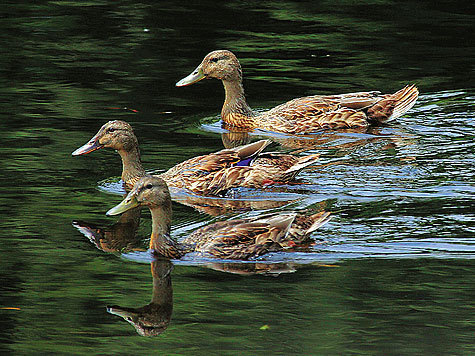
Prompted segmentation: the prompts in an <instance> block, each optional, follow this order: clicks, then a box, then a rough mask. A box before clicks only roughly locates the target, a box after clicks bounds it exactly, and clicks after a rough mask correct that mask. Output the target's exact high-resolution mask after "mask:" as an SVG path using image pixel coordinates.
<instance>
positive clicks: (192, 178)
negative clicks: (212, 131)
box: [160, 140, 271, 194]
mask: <svg viewBox="0 0 475 356" xmlns="http://www.w3.org/2000/svg"><path fill="white" fill-rule="evenodd" d="M270 143H271V141H269V140H261V141H257V142H254V143H251V144H248V145H244V146H239V147H235V148H232V149H224V150H221V151H218V152H214V153H211V154H208V155H203V156H198V157H194V158H191V159H188V160H186V161H184V162H182V163H179V164H177V165H176V166H174V167H172V168H170V169H169V170H168V171H166V172H165V173H163V174H161V175H160V176H161V177H162V178H163V179H164V180H165V181H166V182H167V184H168V185H170V186H173V187H177V188H187V189H189V190H192V191H194V192H197V193H200V194H207V193H211V194H216V193H217V192H219V191H221V190H224V189H229V188H230V187H231V186H234V185H235V184H234V183H233V182H235V181H240V180H242V176H243V175H244V174H245V172H246V171H247V170H249V167H248V166H249V164H250V162H251V161H252V159H254V157H255V156H257V155H258V154H259V153H260V152H262V150H264V149H265V147H266V146H268V145H269V144H270ZM229 168H234V169H231V170H229ZM226 182H228V183H226Z"/></svg>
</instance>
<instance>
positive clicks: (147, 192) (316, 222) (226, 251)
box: [107, 175, 330, 260]
mask: <svg viewBox="0 0 475 356" xmlns="http://www.w3.org/2000/svg"><path fill="white" fill-rule="evenodd" d="M137 206H147V207H148V208H149V209H150V212H151V214H152V235H151V239H150V249H151V250H152V251H153V253H154V254H156V255H160V256H163V257H167V258H173V259H179V258H181V257H183V256H184V255H186V254H188V253H191V252H197V253H200V254H205V255H211V256H213V257H218V258H225V259H239V260H247V259H250V258H255V257H258V256H261V255H263V254H265V253H267V252H271V251H278V250H282V249H283V248H285V247H286V246H293V245H294V244H300V243H302V242H304V241H305V240H308V239H309V234H310V233H311V232H313V231H315V230H316V229H317V228H319V227H320V226H322V225H323V224H325V223H326V222H327V221H328V220H329V215H330V213H328V212H320V213H317V214H314V215H310V216H298V214H296V213H280V214H268V215H265V216H260V217H255V218H245V219H235V220H227V221H220V222H217V223H214V224H211V225H208V226H205V227H203V228H201V229H198V230H196V231H195V232H193V233H192V234H191V235H189V236H188V237H187V238H185V239H184V240H183V241H181V242H177V241H175V240H174V239H173V238H172V237H171V236H170V226H171V219H172V204H171V197H170V192H169V190H168V187H167V184H166V182H165V181H164V180H163V179H161V178H160V177H156V176H150V175H146V176H144V177H142V178H141V179H140V180H139V181H138V182H137V183H136V184H135V185H134V187H133V189H132V190H131V191H130V192H129V194H128V195H127V197H125V199H124V200H123V201H122V202H121V203H120V204H119V205H117V206H115V207H114V208H112V209H110V210H109V211H108V212H107V215H117V214H121V213H123V212H125V211H127V210H129V209H132V208H134V207H137Z"/></svg>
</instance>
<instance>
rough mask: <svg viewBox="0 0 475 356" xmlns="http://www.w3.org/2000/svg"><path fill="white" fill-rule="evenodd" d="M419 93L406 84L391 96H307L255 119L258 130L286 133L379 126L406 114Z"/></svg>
mask: <svg viewBox="0 0 475 356" xmlns="http://www.w3.org/2000/svg"><path fill="white" fill-rule="evenodd" d="M418 95H419V91H418V89H417V87H416V86H414V85H408V86H406V87H404V88H402V89H401V90H399V91H397V92H396V93H394V94H384V95H382V94H381V93H380V92H378V91H371V92H358V93H349V94H341V95H328V96H319V95H315V96H307V97H302V98H297V99H294V100H291V101H288V102H286V103H284V104H281V105H279V106H276V107H275V108H273V109H271V110H269V111H267V112H264V113H263V114H261V115H259V116H257V117H256V120H258V121H259V125H258V126H259V127H262V128H264V129H268V130H272V131H276V128H277V130H278V131H282V132H288V133H310V132H314V131H316V130H319V129H322V130H323V129H334V128H359V127H366V126H368V125H369V123H370V122H371V123H376V124H378V123H383V122H386V121H388V120H391V119H394V118H397V117H399V116H401V115H403V114H404V113H405V112H407V111H408V110H409V109H410V108H411V107H412V106H413V105H414V104H415V102H416V100H417V98H418Z"/></svg>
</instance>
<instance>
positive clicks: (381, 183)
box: [0, 0, 475, 355]
mask: <svg viewBox="0 0 475 356" xmlns="http://www.w3.org/2000/svg"><path fill="white" fill-rule="evenodd" d="M470 8H471V2H468V1H462V2H457V3H456V4H455V3H451V2H439V3H437V4H434V3H433V2H429V1H406V2H404V3H398V4H394V3H392V2H387V1H372V2H369V3H366V4H365V5H358V4H356V3H354V2H346V1H340V2H338V3H334V2H319V3H314V2H308V3H302V2H261V3H260V4H259V5H252V4H250V3H248V2H242V1H232V2H225V3H219V4H217V3H215V2H207V1H201V2H200V3H199V4H198V3H197V4H189V5H186V6H185V5H177V4H175V3H174V2H167V1H164V2H160V4H158V3H154V2H137V1H135V2H127V1H125V2H124V1H122V2H120V3H114V4H109V3H105V2H101V1H95V0H91V1H88V2H86V3H84V2H81V3H75V2H67V1H64V2H63V1H57V2H48V1H42V2H35V3H34V4H26V3H25V4H21V3H18V2H10V3H9V4H6V5H5V6H4V7H3V9H2V11H1V16H0V28H1V29H2V33H3V34H4V36H3V37H2V39H0V48H1V49H2V50H1V52H0V68H1V69H0V82H1V86H0V87H1V89H0V98H1V100H0V107H1V110H0V113H1V114H0V115H1V118H0V125H1V130H0V140H1V142H2V144H1V147H0V152H1V157H2V160H1V167H2V170H1V172H2V174H1V175H0V191H1V195H0V204H1V206H2V209H1V210H0V221H1V223H0V224H1V239H2V244H1V245H0V268H1V269H0V271H1V272H0V280H1V283H0V290H1V293H0V316H1V317H0V351H1V352H2V353H6V354H9V353H10V354H32V353H35V352H36V353H41V354H44V353H57V354H69V353H73V354H153V353H157V354H180V355H182V354H190V355H199V354H223V355H235V354H240V355H256V354H266V355H267V354H302V355H303V354H305V355H308V354H317V355H339V354H340V355H341V354H345V355H346V354H355V355H358V354H361V355H368V354H370V355H373V354H374V355H383V354H384V355H421V354H428V355H433V354H441V355H446V354H450V355H467V354H471V353H473V352H474V351H475V350H474V346H473V345H474V344H475V338H474V336H473V335H475V333H474V331H475V326H474V317H473V308H474V303H473V300H474V297H475V295H474V288H473V286H474V285H475V284H474V282H475V281H474V277H473V268H474V262H473V261H474V259H473V258H474V257H475V244H474V239H473V236H474V232H475V224H474V221H475V216H474V215H475V214H474V212H475V208H474V193H475V186H474V183H473V177H474V173H475V168H474V167H475V165H474V161H475V157H474V156H475V150H474V134H473V132H474V128H475V120H474V118H475V115H474V110H473V102H474V98H475V92H474V90H473V84H472V83H473V69H474V68H473V58H474V55H475V50H474V47H473V45H472V44H471V43H470V42H469V41H468V37H467V36H468V34H469V33H471V32H472V31H471V29H472V27H473V23H474V19H473V16H471V15H469V14H470V13H471V12H470ZM218 48H227V49H230V50H232V51H234V52H235V53H236V54H237V55H238V57H239V58H240V60H241V63H242V66H243V71H244V78H245V81H244V85H245V88H246V92H247V95H248V101H249V103H250V105H251V106H252V107H253V108H255V109H264V108H270V107H272V106H274V105H277V104H279V103H281V102H283V101H286V100H289V99H291V98H294V97H298V96H302V95H310V94H317V93H341V92H348V91H357V90H374V89H378V90H381V91H383V92H390V91H395V90H397V89H399V88H400V87H402V86H403V85H404V84H406V83H416V84H417V85H418V87H419V89H420V91H421V96H420V99H419V100H418V102H417V103H416V106H415V107H414V108H413V109H412V110H411V112H410V113H408V114H407V115H405V116H404V117H402V118H399V119H398V120H397V121H396V122H393V123H391V124H390V125H388V126H386V127H382V128H376V129H371V130H369V131H366V132H358V131H347V132H342V131H340V132H326V133H320V134H315V135H312V136H308V137H305V138H300V139H295V138H293V137H288V136H285V135H270V136H269V134H268V133H265V132H257V133H253V134H251V136H250V137H243V136H242V135H241V136H239V137H237V138H236V137H235V136H232V137H230V135H229V134H227V133H226V131H225V130H222V129H221V127H220V125H219V123H217V122H216V115H217V114H218V113H219V111H220V108H221V105H222V100H223V89H222V85H221V84H220V83H219V82H217V81H203V82H201V83H198V84H196V85H194V86H191V87H187V88H175V87H174V83H175V82H176V81H178V80H179V79H181V78H182V77H184V76H185V75H187V74H188V73H189V72H190V71H191V70H193V69H194V68H195V67H196V65H197V64H198V63H199V62H200V61H201V59H202V57H203V56H204V55H205V54H206V53H208V52H209V51H211V50H214V49H218ZM111 119H122V120H126V121H128V122H130V123H131V125H132V126H133V127H134V129H135V131H136V134H137V136H138V138H139V141H140V145H141V149H142V158H143V161H144V165H145V166H146V167H147V169H149V170H157V169H166V168H168V167H170V166H172V165H173V164H176V163H177V162H180V161H182V160H183V159H185V158H189V157H193V156H196V155H199V154H204V153H207V152H211V151H216V150H219V149H221V148H222V147H223V142H225V143H226V142H229V141H230V140H233V139H238V140H256V139H258V138H260V137H270V138H272V139H273V140H274V141H275V142H276V144H275V145H274V146H273V147H272V148H273V149H275V150H285V151H297V152H301V153H302V154H303V153H305V154H307V153H319V154H320V155H321V161H322V164H321V166H320V167H316V168H315V169H312V170H308V171H306V172H304V173H303V174H301V176H300V177H301V180H300V182H299V183H302V184H296V185H289V186H278V187H268V188H266V189H265V191H264V192H263V193H262V194H260V193H256V192H252V191H242V192H238V193H236V194H235V197H236V198H237V199H234V200H231V201H232V202H233V203H229V199H228V203H227V204H226V205H225V207H224V208H222V204H223V201H216V202H215V204H214V203H213V204H211V203H209V202H207V205H206V209H204V208H203V209H201V210H197V209H194V208H193V207H191V206H187V205H182V204H180V203H174V206H173V208H174V221H173V231H174V233H175V236H177V237H183V236H185V235H186V234H187V233H189V232H190V231H193V230H194V229H195V228H198V227H200V226H204V225H206V224H208V223H210V222H212V221H215V220H219V219H220V218H223V214H224V218H232V217H234V216H240V215H242V216H249V215H257V214H259V212H260V210H259V209H261V208H265V209H266V211H268V210H271V211H274V210H305V209H310V210H320V209H326V210H330V211H332V212H333V219H332V220H331V221H330V222H329V223H328V224H327V225H325V226H324V227H322V228H320V229H319V230H318V231H316V232H315V233H314V235H313V237H314V238H315V245H313V246H310V247H309V248H306V249H301V250H298V251H296V252H292V253H291V252H284V253H273V254H270V255H268V256H265V257H264V258H263V259H262V260H260V261H259V262H258V263H245V264H239V263H229V262H225V261H214V260H203V259H201V260H194V259H192V258H185V259H184V260H183V261H174V262H173V270H172V272H171V274H169V275H168V274H167V268H168V267H167V265H166V264H163V263H162V264H159V263H155V264H152V263H151V262H152V260H151V259H150V257H149V256H148V255H147V253H146V252H144V249H145V248H146V245H147V237H148V234H149V232H150V217H149V214H148V212H147V211H144V212H142V214H141V216H142V217H141V219H140V212H136V213H135V214H132V215H129V216H125V217H122V218H121V219H122V220H120V221H119V224H120V225H118V224H117V220H118V219H117V218H108V217H106V216H105V215H104V213H105V212H106V211H107V210H108V209H109V208H111V207H112V206H114V205H115V204H117V203H118V202H119V201H120V199H121V198H120V196H118V195H117V194H118V193H119V194H120V191H119V189H118V188H117V184H115V183H114V182H116V181H117V178H116V177H118V176H119V175H120V172H121V168H120V164H119V158H118V157H117V155H116V154H115V153H113V152H110V151H106V150H103V151H98V152H94V153H93V154H91V155H89V156H85V157H71V155H70V153H71V152H72V151H73V150H74V149H76V148H77V147H79V146H80V145H82V144H84V143H85V142H86V141H87V140H88V139H89V138H90V137H92V135H93V134H94V133H95V132H96V131H97V130H98V129H99V127H100V126H101V125H102V124H103V123H104V122H106V121H108V120H111ZM104 179H108V180H107V182H106V183H104ZM111 193H112V194H111ZM270 199H272V200H274V201H273V202H272V204H271V206H263V205H262V204H263V202H266V201H268V200H270ZM186 200H187V197H186V196H181V201H182V202H185V203H186V202H187V201H186ZM201 203H202V202H201ZM248 208H253V209H254V210H251V211H249V210H248ZM91 229H92V230H91ZM104 229H105V230H104ZM134 232H136V235H135V237H133V238H131V236H133V235H134V234H133V233H134ZM151 267H152V269H151ZM151 270H152V271H153V272H154V274H153V276H152V274H151ZM157 276H159V278H157ZM160 276H163V277H160ZM153 277H155V284H153ZM167 278H169V280H170V281H171V285H169V284H167V283H165V282H167V281H168V279H167ZM160 281H165V282H164V283H162V284H160ZM170 292H172V293H173V297H172V299H171V300H172V303H173V310H172V311H171V310H170ZM152 295H153V296H154V299H153V300H154V302H153V303H151V304H150V300H151V299H152ZM147 305H148V307H145V306H147ZM108 306H109V307H110V306H116V307H117V306H120V307H128V308H142V307H144V308H142V309H141V310H142V311H143V310H145V311H147V310H148V311H149V314H148V315H149V317H150V318H151V320H159V321H161V324H160V325H161V327H162V328H161V329H159V328H157V330H158V331H157V332H159V333H160V335H159V336H154V337H144V336H141V335H140V334H139V333H138V332H137V331H136V329H135V328H134V327H133V326H132V325H131V324H129V323H128V322H126V321H125V320H123V319H122V318H121V317H119V316H117V315H113V314H111V313H108V309H107V307H108ZM109 311H111V309H109ZM170 313H171V315H170ZM170 317H171V320H170ZM154 318H155V319H154Z"/></svg>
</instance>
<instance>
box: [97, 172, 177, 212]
mask: <svg viewBox="0 0 475 356" xmlns="http://www.w3.org/2000/svg"><path fill="white" fill-rule="evenodd" d="M139 205H140V206H147V207H148V208H150V209H151V210H153V209H154V208H157V207H161V208H167V209H168V208H169V209H171V197H170V191H169V190H168V186H167V183H165V181H164V180H163V179H161V178H159V177H156V176H150V175H146V176H144V177H142V178H141V179H140V180H139V181H138V182H137V183H135V185H134V187H133V189H132V190H131V191H130V192H129V194H127V196H126V197H125V199H124V200H123V201H122V202H121V203H120V204H119V205H116V206H115V207H113V208H112V209H110V210H109V211H108V212H107V213H106V215H118V214H121V213H123V212H126V211H127V210H130V209H132V208H135V207H137V206H139Z"/></svg>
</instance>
